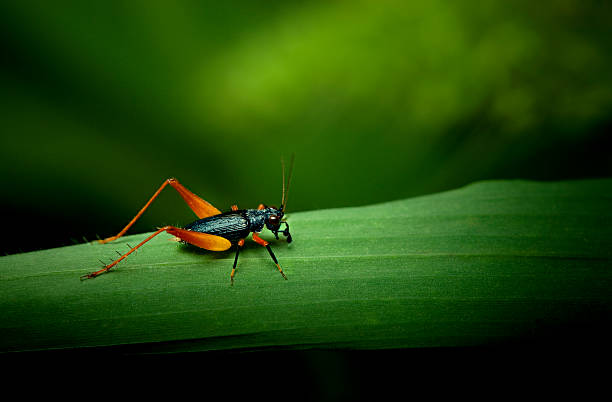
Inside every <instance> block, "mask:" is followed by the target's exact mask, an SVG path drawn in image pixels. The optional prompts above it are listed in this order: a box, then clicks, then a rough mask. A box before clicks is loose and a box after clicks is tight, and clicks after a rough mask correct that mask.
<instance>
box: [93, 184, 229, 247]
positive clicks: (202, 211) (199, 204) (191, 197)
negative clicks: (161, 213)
mask: <svg viewBox="0 0 612 402" xmlns="http://www.w3.org/2000/svg"><path fill="white" fill-rule="evenodd" d="M168 184H170V185H171V186H172V187H174V189H175V190H176V191H177V192H178V193H179V194H180V196H181V197H182V198H183V200H185V202H186V203H187V205H188V206H189V208H191V210H192V211H193V212H194V213H195V214H196V215H197V217H198V218H200V219H202V218H206V217H208V216H212V215H218V214H220V213H221V211H219V210H218V209H217V208H215V207H213V206H212V205H211V204H210V203H208V202H207V201H205V200H203V199H201V198H200V197H198V196H197V195H195V194H194V193H192V192H191V191H189V190H188V189H187V188H186V187H185V186H183V185H182V184H181V183H179V181H178V180H176V179H175V178H170V179H167V180H164V182H163V183H162V185H161V186H160V187H159V188H158V189H157V191H156V192H155V193H154V194H153V196H152V197H151V199H150V200H149V201H148V202H147V203H146V204H145V206H144V207H142V209H141V210H140V211H139V212H138V213H137V214H136V216H135V217H134V218H133V219H132V220H131V221H130V223H128V224H127V225H126V226H125V227H124V228H123V229H122V230H121V231H120V232H119V233H117V234H116V235H115V236H111V237H107V238H106V239H102V240H98V242H100V243H102V244H104V243H108V242H110V241H113V240H117V239H118V238H120V237H121V236H123V235H124V234H125V232H127V231H128V229H129V228H130V227H131V226H132V225H133V224H134V223H135V222H136V221H137V220H138V218H140V216H141V215H142V214H143V213H144V211H145V210H146V209H147V208H149V206H150V205H151V203H152V202H153V201H154V200H155V199H156V198H157V196H158V195H159V194H160V193H161V192H162V190H163V189H164V187H166V186H167V185H168Z"/></svg>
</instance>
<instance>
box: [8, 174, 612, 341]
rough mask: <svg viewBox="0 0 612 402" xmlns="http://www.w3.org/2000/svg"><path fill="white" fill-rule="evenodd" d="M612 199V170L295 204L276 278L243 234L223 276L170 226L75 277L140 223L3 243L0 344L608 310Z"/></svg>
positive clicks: (524, 323)
mask: <svg viewBox="0 0 612 402" xmlns="http://www.w3.org/2000/svg"><path fill="white" fill-rule="evenodd" d="M611 201H612V180H609V179H602V180H587V181H572V182H553V183H536V182H526V181H490V182H479V183H475V184H472V185H469V186H467V187H464V188H460V189H457V190H453V191H448V192H444V193H439V194H434V195H429V196H423V197H418V198H412V199H407V200H401V201H395V202H389V203H384V204H378V205H371V206H365V207H354V208H343V209H328V210H317V211H310V212H301V213H294V214H290V216H289V221H290V222H291V229H292V234H293V237H294V242H293V243H291V244H290V245H288V244H287V243H286V242H284V241H275V240H273V239H272V236H271V235H270V233H267V235H264V236H263V237H264V238H267V239H269V240H272V241H273V244H272V246H273V249H274V250H275V252H276V255H277V257H278V258H279V261H280V263H281V265H282V266H283V267H284V269H285V272H286V273H287V276H288V280H287V281H285V280H283V279H282V277H281V276H280V275H279V273H278V271H277V270H276V267H275V266H274V264H273V263H272V262H271V260H270V258H269V256H268V254H267V252H266V250H264V249H263V248H262V247H260V246H258V245H257V244H255V243H253V242H251V241H247V246H246V247H245V250H244V251H243V252H242V253H241V254H240V260H239V266H238V270H237V275H236V282H235V284H234V286H230V279H229V274H230V270H231V265H232V262H233V252H231V251H228V252H221V253H214V252H208V251H201V250H198V249H194V248H193V247H189V246H185V245H181V244H178V243H176V242H172V241H168V240H169V238H170V236H168V235H166V234H162V235H159V236H157V237H156V238H155V239H153V240H152V241H150V242H149V243H148V244H147V245H146V246H144V247H142V248H141V249H140V250H139V251H138V252H137V253H135V254H133V255H131V256H130V257H129V258H128V259H126V260H125V261H124V262H122V263H120V264H119V265H118V269H117V270H115V271H113V272H111V273H108V274H105V275H102V276H100V277H98V278H95V279H89V280H85V281H80V280H79V277H80V276H81V275H83V274H85V273H88V272H90V271H92V270H95V269H96V268H97V265H99V263H98V259H103V260H109V258H112V257H115V256H116V252H115V250H117V251H119V252H122V251H127V249H128V246H127V244H128V243H129V244H131V245H134V244H136V243H137V242H138V241H140V240H141V239H143V238H144V237H145V236H146V234H137V235H130V236H126V237H125V238H121V239H119V240H118V241H116V242H114V243H111V244H106V245H100V244H80V245H75V246H69V247H63V248H57V249H50V250H43V251H36V252H30V253H25V254H18V255H10V256H5V257H2V258H0V333H1V335H0V351H2V352H8V351H33V350H49V349H64V348H70V349H72V348H77V349H80V350H81V349H82V348H90V347H105V346H110V347H120V348H125V350H127V351H130V352H135V353H160V352H177V351H203V350H229V349H238V348H247V349H251V348H264V347H280V348H313V347H316V348H359V349H363V348H367V349H380V348H399V347H430V346H434V347H437V346H470V345H490V344H497V343H499V342H508V341H513V340H517V339H524V338H526V337H533V336H535V337H538V336H542V337H545V336H554V334H555V331H556V328H557V329H558V328H563V326H565V325H568V326H569V325H571V324H573V323H576V322H578V323H592V322H594V321H596V320H601V319H604V320H606V319H609V317H610V312H611V311H612V292H610V289H611V288H612V287H611V285H612V270H611V268H612V267H611V264H610V261H611V258H612V225H610V223H611V222H612V219H611V218H612V213H611V212H610V205H612V204H611ZM126 218H129V217H126ZM121 223H123V222H118V223H117V224H118V226H117V228H118V229H120V227H121ZM34 233H35V232H34ZM106 235H110V234H106ZM24 241H27V239H24ZM551 334H552V335H551Z"/></svg>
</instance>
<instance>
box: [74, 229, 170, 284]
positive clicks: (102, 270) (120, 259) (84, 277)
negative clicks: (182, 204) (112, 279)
mask: <svg viewBox="0 0 612 402" xmlns="http://www.w3.org/2000/svg"><path fill="white" fill-rule="evenodd" d="M168 228H169V226H166V227H163V228H160V229H158V230H156V231H155V232H154V233H153V234H152V235H151V236H149V237H147V238H146V239H144V240H143V241H141V242H140V243H138V245H137V246H136V247H130V251H128V252H127V253H125V254H123V255H121V256H120V257H119V258H118V259H116V260H115V261H113V262H112V263H110V264H104V268H102V269H101V270H99V271H95V272H90V273H89V274H87V275H83V276H81V280H84V279H90V278H95V277H96V276H98V275H101V274H103V273H105V272H108V271H110V270H111V268H113V267H114V266H115V265H117V264H118V263H119V262H121V261H122V260H123V259H124V258H126V257H127V256H128V255H130V254H132V253H133V252H134V251H136V250H137V249H138V248H139V247H140V246H142V245H143V244H145V243H146V242H148V241H149V240H151V239H152V238H154V237H155V236H157V235H158V234H160V233H161V232H164V231H166V230H167V229H168Z"/></svg>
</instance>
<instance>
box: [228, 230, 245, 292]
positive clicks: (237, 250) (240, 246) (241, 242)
mask: <svg viewBox="0 0 612 402" xmlns="http://www.w3.org/2000/svg"><path fill="white" fill-rule="evenodd" d="M242 246H244V239H240V240H239V241H238V243H237V244H236V258H234V266H233V267H232V273H231V274H230V281H231V283H232V286H233V285H234V275H235V274H236V266H237V265H238V254H240V249H241V248H242Z"/></svg>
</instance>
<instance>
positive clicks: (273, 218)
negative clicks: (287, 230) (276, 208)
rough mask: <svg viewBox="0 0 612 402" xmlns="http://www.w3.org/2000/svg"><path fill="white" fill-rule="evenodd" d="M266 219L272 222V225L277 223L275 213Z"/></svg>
mask: <svg viewBox="0 0 612 402" xmlns="http://www.w3.org/2000/svg"><path fill="white" fill-rule="evenodd" d="M268 221H269V222H270V223H271V224H272V225H275V226H276V225H278V216H276V215H272V216H270V218H268Z"/></svg>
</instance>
